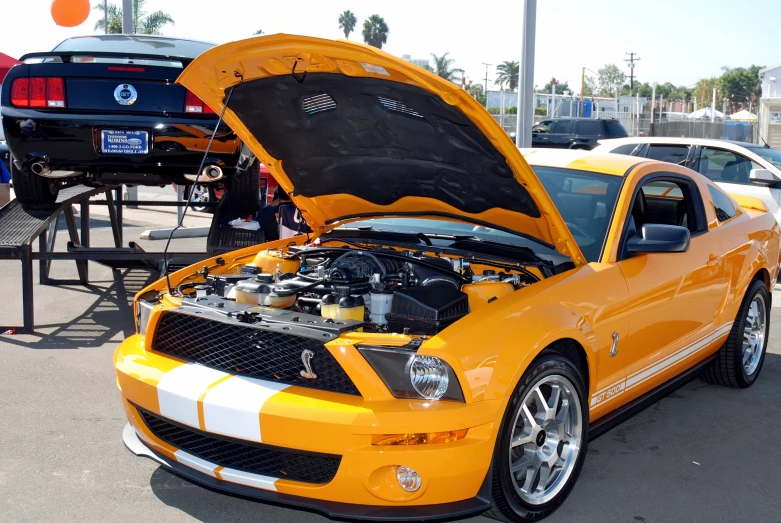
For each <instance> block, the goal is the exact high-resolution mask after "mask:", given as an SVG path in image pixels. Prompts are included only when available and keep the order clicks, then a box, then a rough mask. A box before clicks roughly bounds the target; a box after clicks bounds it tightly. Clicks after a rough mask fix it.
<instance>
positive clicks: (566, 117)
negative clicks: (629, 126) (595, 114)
mask: <svg viewBox="0 0 781 523" xmlns="http://www.w3.org/2000/svg"><path fill="white" fill-rule="evenodd" d="M543 120H602V121H605V120H612V121H614V122H617V121H618V120H616V119H615V118H591V117H585V116H583V117H581V116H556V117H551V118H543Z"/></svg>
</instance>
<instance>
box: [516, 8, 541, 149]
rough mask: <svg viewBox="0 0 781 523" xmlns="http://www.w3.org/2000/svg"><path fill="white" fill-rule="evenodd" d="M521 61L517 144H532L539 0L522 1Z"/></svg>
mask: <svg viewBox="0 0 781 523" xmlns="http://www.w3.org/2000/svg"><path fill="white" fill-rule="evenodd" d="M521 6H522V7H521V11H522V13H523V22H522V23H521V34H520V37H521V42H522V45H523V48H522V52H521V62H520V65H519V68H518V117H517V122H516V124H515V145H516V146H518V147H531V146H532V132H531V131H532V124H533V123H534V107H533V106H534V37H535V33H536V32H537V0H523V2H522V3H521Z"/></svg>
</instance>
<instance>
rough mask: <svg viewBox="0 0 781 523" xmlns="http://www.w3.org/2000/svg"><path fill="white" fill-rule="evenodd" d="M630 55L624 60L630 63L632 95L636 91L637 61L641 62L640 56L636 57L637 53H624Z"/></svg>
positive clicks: (630, 91) (630, 89) (630, 90)
mask: <svg viewBox="0 0 781 523" xmlns="http://www.w3.org/2000/svg"><path fill="white" fill-rule="evenodd" d="M624 54H628V55H629V59H627V60H624V62H627V63H628V64H629V95H630V96H631V95H632V94H634V92H635V62H639V61H640V59H639V58H635V55H636V54H637V53H624Z"/></svg>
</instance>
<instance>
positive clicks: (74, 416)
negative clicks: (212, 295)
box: [0, 210, 781, 523]
mask: <svg viewBox="0 0 781 523" xmlns="http://www.w3.org/2000/svg"><path fill="white" fill-rule="evenodd" d="M172 212H173V211H170V212H169V213H165V212H160V211H156V212H154V213H153V212H150V211H143V210H140V211H135V212H128V214H127V216H126V220H127V223H128V224H130V225H129V226H128V227H127V228H126V230H125V234H126V238H127V239H129V240H137V239H138V237H139V235H140V234H141V232H142V231H144V230H146V229H149V228H154V227H159V226H160V224H161V223H168V222H172V219H173V218H172V215H171V213H172ZM173 216H175V213H174V214H173ZM93 219H94V220H96V221H97V223H98V224H100V221H99V220H100V218H99V217H97V216H94V217H93ZM201 222H208V218H205V217H199V218H194V222H193V223H195V224H200V223H201ZM188 223H189V222H188ZM110 234H111V233H110V229H108V228H105V229H96V230H94V231H93V241H94V243H95V244H104V245H108V244H109V242H110ZM64 241H65V238H60V240H59V242H60V244H61V245H63V244H64ZM203 242H204V240H203V239H194V240H175V242H174V248H175V249H187V250H195V249H200V248H203ZM140 243H142V244H144V242H140ZM153 247H157V245H155V246H153ZM90 271H91V279H92V284H91V285H90V287H89V288H82V287H42V286H37V285H36V288H35V298H36V321H37V326H38V327H37V328H38V332H37V334H35V335H30V336H27V335H14V336H3V337H1V338H0V340H2V341H0V369H2V380H0V420H2V421H1V423H0V442H1V443H0V446H2V453H1V454H0V520H1V521H4V522H5V521H7V522H21V521H35V522H37V521H130V520H133V521H154V522H157V523H163V522H179V521H253V522H268V523H271V522H288V521H290V522H317V521H327V520H326V518H324V517H322V516H320V515H317V514H313V513H308V512H302V511H298V510H291V509H287V508H283V507H278V506H273V505H268V504H262V503H257V502H253V501H246V500H243V499H237V498H232V497H229V496H225V495H222V494H217V493H214V492H210V491H208V490H205V489H203V488H200V487H198V486H196V485H193V484H191V483H188V482H187V481H184V480H182V479H179V478H178V477H175V476H172V475H171V474H169V473H168V472H165V471H164V470H162V469H160V468H159V467H158V466H157V465H156V464H155V463H153V462H152V461H150V460H147V459H142V458H137V457H135V456H133V455H131V454H130V452H128V451H127V450H126V449H125V447H124V445H123V444H122V440H121V431H122V427H123V426H124V424H125V416H124V413H123V411H122V409H121V406H120V403H119V401H118V393H117V389H116V385H115V381H114V370H113V367H112V353H113V351H114V349H115V347H116V346H117V344H118V343H119V342H120V340H122V339H123V338H124V337H125V336H127V335H129V334H130V333H132V332H133V328H134V327H133V320H132V312H131V310H132V296H133V294H134V293H135V292H136V291H138V290H139V289H140V288H141V287H142V286H143V285H144V284H145V282H147V281H149V278H150V273H148V272H145V271H122V272H117V273H112V271H110V270H109V269H106V268H103V267H101V266H99V265H96V264H93V265H91V267H90ZM74 272H75V269H74V268H73V264H72V263H70V262H56V263H54V265H53V268H52V276H54V277H73V274H74ZM18 280H19V264H18V263H16V262H10V261H5V262H2V263H0V288H2V290H3V295H4V296H5V297H6V298H5V299H4V300H3V301H2V303H1V304H0V316H2V317H3V319H4V323H13V322H20V321H21V317H19V316H20V313H19V302H20V299H21V298H20V285H19V281H18ZM775 294H776V302H777V303H776V304H774V308H773V315H772V326H771V333H772V334H771V340H770V349H769V354H768V355H767V360H766V362H765V367H764V370H763V372H762V376H761V378H760V379H759V382H758V383H757V384H756V385H755V386H754V387H752V388H750V389H747V390H731V389H726V388H722V387H717V386H711V385H707V384H705V383H704V382H702V381H700V380H695V381H693V382H691V383H689V384H688V385H686V386H685V387H683V388H682V389H680V390H678V391H677V392H675V393H673V394H671V395H670V396H668V397H667V398H665V399H664V400H662V401H660V402H659V403H657V404H655V405H654V406H653V407H651V408H649V409H647V410H646V411H644V412H643V413H641V414H639V415H638V416H636V417H635V418H633V419H632V420H630V421H628V422H626V423H624V424H623V425H621V426H619V427H617V428H616V429H614V430H612V431H611V432H609V433H607V434H606V435H604V436H603V437H601V438H600V439H598V440H596V441H594V442H592V444H591V445H590V448H589V453H588V458H587V460H586V465H585V468H584V470H583V474H582V476H581V479H580V481H578V483H577V485H576V486H575V489H574V492H573V494H572V495H571V496H570V498H569V499H568V500H567V502H566V503H565V504H564V506H563V507H562V509H560V510H559V511H558V512H556V513H555V514H554V515H553V516H552V517H551V518H550V519H549V521H551V522H564V521H578V522H592V521H593V522H605V521H611V522H612V521H616V522H635V521H640V522H647V523H651V522H663V521H686V522H696V521H703V522H705V521H707V522H716V521H725V522H732V521H753V522H765V521H767V522H770V521H781V496H779V494H778V486H779V480H778V471H779V470H781V438H779V434H780V433H781V401H779V398H781V330H780V329H781V325H780V324H779V323H780V322H779V320H781V309H778V308H776V305H777V304H778V305H781V299H779V298H781V292H779V291H777V292H776V293H775ZM468 521H474V522H482V521H489V520H488V519H486V518H482V517H476V518H473V519H470V520H468Z"/></svg>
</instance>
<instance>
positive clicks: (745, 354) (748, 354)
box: [743, 346, 754, 366]
mask: <svg viewBox="0 0 781 523" xmlns="http://www.w3.org/2000/svg"><path fill="white" fill-rule="evenodd" d="M753 355H754V351H753V350H751V347H750V346H749V347H748V348H747V349H746V350H744V351H743V366H746V365H748V362H749V361H751V357H752V356H753Z"/></svg>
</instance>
